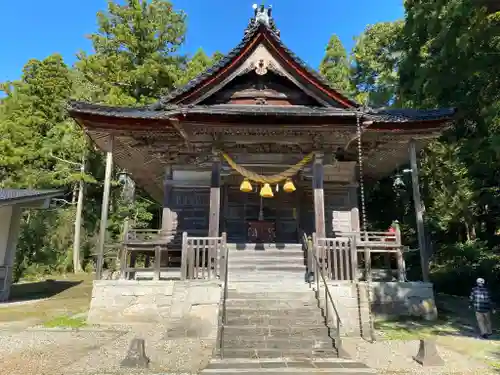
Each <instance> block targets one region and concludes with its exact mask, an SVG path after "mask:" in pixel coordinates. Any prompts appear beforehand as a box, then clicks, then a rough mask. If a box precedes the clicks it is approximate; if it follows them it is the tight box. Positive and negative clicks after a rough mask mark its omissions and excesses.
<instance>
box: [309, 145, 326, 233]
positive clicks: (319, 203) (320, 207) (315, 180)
mask: <svg viewBox="0 0 500 375" xmlns="http://www.w3.org/2000/svg"><path fill="white" fill-rule="evenodd" d="M323 177H324V176H323V154H322V153H319V152H318V153H316V154H315V156H314V162H313V177H312V187H313V194H314V225H315V232H316V236H317V238H318V239H323V238H325V237H326V233H325V194H324V190H323Z"/></svg>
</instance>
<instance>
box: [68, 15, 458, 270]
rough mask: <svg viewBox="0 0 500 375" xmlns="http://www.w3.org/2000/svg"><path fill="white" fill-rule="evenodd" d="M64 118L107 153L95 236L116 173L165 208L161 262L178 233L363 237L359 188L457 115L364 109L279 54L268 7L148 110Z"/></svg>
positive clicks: (244, 239)
mask: <svg viewBox="0 0 500 375" xmlns="http://www.w3.org/2000/svg"><path fill="white" fill-rule="evenodd" d="M69 112H70V114H71V116H73V117H74V118H75V120H76V121H77V122H78V123H79V124H80V125H81V126H82V127H83V128H84V129H85V131H86V133H87V134H88V135H89V136H90V138H91V139H92V140H93V142H95V144H96V145H97V146H98V147H99V148H100V149H102V150H104V151H106V152H107V173H106V186H105V197H104V202H103V222H102V223H101V225H102V227H101V228H102V232H105V228H106V214H107V208H108V207H107V205H108V203H107V200H108V197H109V188H110V182H109V180H110V176H111V171H112V164H113V163H115V164H116V165H118V166H119V167H120V168H122V169H125V170H126V171H127V172H128V173H129V174H130V176H131V178H132V179H133V180H134V181H135V183H136V184H137V185H138V186H139V187H140V188H142V189H143V190H144V191H146V192H147V193H149V194H150V196H151V197H152V198H153V199H155V200H156V201H158V202H160V203H162V205H163V217H162V227H161V228H159V231H158V233H157V236H156V237H155V238H153V239H151V241H152V243H153V244H154V246H155V249H157V250H156V251H158V253H157V254H159V252H161V251H162V249H163V248H162V246H165V247H166V248H169V249H171V250H170V251H174V250H172V249H178V250H179V251H180V250H181V248H182V247H184V248H185V246H186V242H185V241H184V242H183V241H182V234H183V233H184V232H185V233H186V235H185V236H187V237H188V238H189V237H196V238H204V237H205V238H211V239H214V238H222V237H221V236H222V234H223V233H225V235H226V236H227V242H230V243H284V244H288V243H300V242H301V239H302V236H303V234H304V233H306V234H307V235H311V234H312V233H313V232H314V233H315V234H316V236H317V238H320V239H321V238H336V237H342V236H344V235H347V234H352V233H360V232H361V230H362V229H363V230H364V228H362V226H363V223H362V220H360V217H361V219H362V218H363V214H362V210H364V207H362V205H361V203H360V202H361V199H360V197H361V194H362V189H361V188H362V183H363V180H367V179H380V178H382V177H384V176H387V175H389V174H391V173H392V172H393V171H394V170H396V169H397V168H398V167H399V166H401V165H404V164H406V163H407V162H408V160H409V153H408V150H409V145H411V146H412V147H410V149H411V150H412V152H413V153H416V152H418V151H419V150H420V149H421V148H423V147H425V145H426V144H427V143H428V142H429V141H430V140H431V139H433V138H436V137H438V136H439V135H440V133H441V131H442V130H443V128H445V127H446V126H447V125H448V124H449V123H450V121H451V120H452V117H453V115H454V110H453V109H432V110H413V109H397V110H396V109H372V108H366V107H363V106H361V105H360V104H358V103H356V102H355V101H354V100H352V99H351V98H348V97H347V96H346V95H344V94H343V93H341V92H339V91H338V90H336V89H335V88H334V87H331V86H330V85H329V84H328V82H326V81H325V79H324V78H323V77H321V76H320V75H319V74H318V73H317V72H316V71H315V70H313V69H311V68H309V67H308V66H307V65H306V64H305V63H304V62H303V61H302V60H300V58H299V57H297V56H296V55H295V54H294V53H293V52H292V51H290V50H289V49H288V48H287V47H286V46H285V45H284V44H283V42H282V41H281V38H280V32H279V30H278V29H277V28H276V25H275V22H274V19H273V16H272V12H271V10H270V9H264V7H258V8H257V9H255V15H254V17H252V18H251V19H250V22H249V25H248V27H247V28H246V29H245V30H244V34H243V38H242V40H241V42H240V43H239V44H238V45H237V46H236V47H235V48H234V49H233V50H231V51H230V52H229V53H228V54H227V55H226V56H225V57H224V58H222V59H221V60H220V61H219V62H217V63H216V64H215V65H214V66H212V67H211V68H210V69H208V70H207V71H205V72H204V73H202V74H201V75H199V76H198V77H196V78H194V79H193V80H191V81H190V82H189V83H188V84H187V85H185V86H183V87H179V88H176V89H175V90H173V91H172V92H170V93H169V94H168V95H166V96H164V97H161V98H159V99H158V101H157V102H156V103H155V104H153V105H150V106H146V107H128V108H122V107H111V106H105V105H100V104H91V103H85V102H71V103H70V105H69ZM358 207H359V209H358ZM360 221H361V223H360ZM137 233H139V231H137ZM104 238H105V237H104V234H103V233H101V245H100V246H101V249H102V246H103V245H102V243H103V242H104ZM158 249H159V250H158ZM182 256H184V255H182ZM100 262H101V264H102V258H101V260H100ZM157 263H158V262H157ZM161 263H162V264H161V265H158V267H164V266H167V263H165V264H163V263H164V262H163V261H162V262H161ZM98 266H99V264H98ZM158 269H159V268H158ZM158 272H159V271H158ZM351 277H354V276H353V275H352V276H351Z"/></svg>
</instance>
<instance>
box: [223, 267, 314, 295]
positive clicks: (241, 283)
mask: <svg viewBox="0 0 500 375" xmlns="http://www.w3.org/2000/svg"><path fill="white" fill-rule="evenodd" d="M262 275H263V276H261V277H258V278H257V279H256V280H248V279H247V280H238V279H236V278H234V277H231V275H228V288H230V289H231V290H233V291H235V292H237V293H283V294H288V293H294V292H300V293H314V292H313V291H312V289H311V288H310V287H309V284H308V283H306V282H305V280H304V277H303V276H299V275H295V274H288V276H287V277H286V278H282V279H277V278H276V277H275V276H276V275H275V274H274V275H272V274H267V273H266V274H264V273H262ZM232 276H234V273H233V275H232ZM270 280H271V282H270ZM277 298H279V296H277Z"/></svg>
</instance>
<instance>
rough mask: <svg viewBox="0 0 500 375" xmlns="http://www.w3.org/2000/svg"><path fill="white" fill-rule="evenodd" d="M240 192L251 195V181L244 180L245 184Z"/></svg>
mask: <svg viewBox="0 0 500 375" xmlns="http://www.w3.org/2000/svg"><path fill="white" fill-rule="evenodd" d="M240 191H242V192H243V193H251V192H252V191H253V188H252V184H250V181H248V179H246V178H245V179H244V180H243V182H242V183H241V185H240Z"/></svg>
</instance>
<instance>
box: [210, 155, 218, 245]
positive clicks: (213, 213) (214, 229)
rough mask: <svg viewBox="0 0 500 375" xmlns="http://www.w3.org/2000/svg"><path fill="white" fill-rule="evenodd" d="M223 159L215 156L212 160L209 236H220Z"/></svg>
mask: <svg viewBox="0 0 500 375" xmlns="http://www.w3.org/2000/svg"><path fill="white" fill-rule="evenodd" d="M220 174H221V161H220V157H219V156H218V155H217V156H214V159H213V162H212V176H211V178H210V216H209V219H208V220H209V221H208V237H219V224H220V185H221V178H220Z"/></svg>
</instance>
